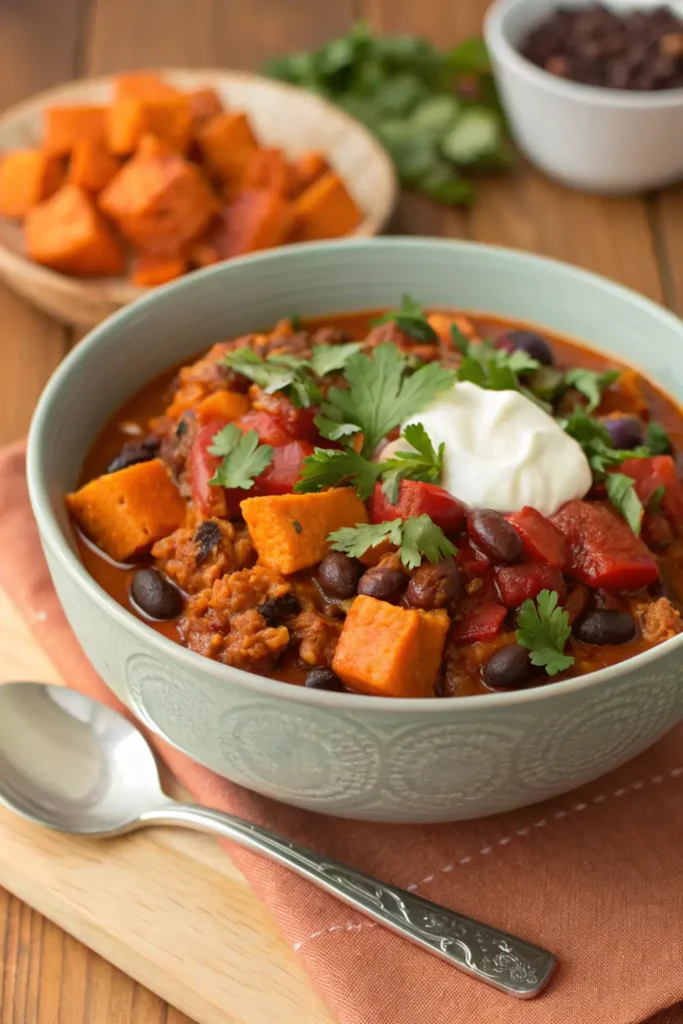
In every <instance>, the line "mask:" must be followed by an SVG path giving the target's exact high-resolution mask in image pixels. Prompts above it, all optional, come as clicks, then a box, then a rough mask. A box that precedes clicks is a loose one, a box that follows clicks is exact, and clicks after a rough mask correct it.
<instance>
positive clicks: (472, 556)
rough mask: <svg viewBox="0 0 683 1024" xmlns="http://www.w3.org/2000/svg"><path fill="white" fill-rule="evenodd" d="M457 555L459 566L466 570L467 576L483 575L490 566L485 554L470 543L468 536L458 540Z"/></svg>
mask: <svg viewBox="0 0 683 1024" xmlns="http://www.w3.org/2000/svg"><path fill="white" fill-rule="evenodd" d="M457 557H458V566H459V568H460V569H462V571H463V572H466V573H467V575H468V576H479V577H483V576H485V575H486V573H487V572H488V570H489V569H490V567H491V563H490V562H489V560H488V558H487V557H486V555H485V554H484V553H483V551H480V550H479V548H478V547H476V545H475V544H473V543H472V541H471V540H470V539H469V537H465V538H464V539H463V540H461V541H458V556H457Z"/></svg>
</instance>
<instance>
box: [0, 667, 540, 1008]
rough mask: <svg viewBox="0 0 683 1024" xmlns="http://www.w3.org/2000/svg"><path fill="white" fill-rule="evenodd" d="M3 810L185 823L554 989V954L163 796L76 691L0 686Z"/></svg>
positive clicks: (138, 744) (41, 819)
mask: <svg viewBox="0 0 683 1024" xmlns="http://www.w3.org/2000/svg"><path fill="white" fill-rule="evenodd" d="M0 804H3V805H4V806H5V807H8V808H9V809H10V810H13V811H16V812H17V814H20V815H22V817H24V818H28V819H29V821H32V822H35V823H36V824H38V825H45V826H47V827H48V828H52V829H55V830H56V831H58V832H68V833H71V834H72V835H80V836H91V837H93V838H107V837H111V836H120V835H124V834H125V833H127V832H133V831H134V830H135V829H139V828H144V827H145V826H147V825H179V826H181V827H184V828H191V829H195V830H197V831H199V832H209V833H211V834H213V835H217V836H221V837H222V838H223V839H229V840H231V841H232V842H235V843H239V845H240V846H244V847H246V848H247V849H248V850H252V851H254V852H256V853H262V854H263V855H264V856H265V857H268V858H269V859H270V860H272V861H275V863H276V864H282V865H284V867H287V868H289V869H290V870H291V871H294V872H295V873H296V874H297V875H301V876H302V877H303V878H307V879H308V880H309V881H310V882H313V883H314V885H317V886H319V887H320V888H321V889H324V890H325V891H326V892H329V893H332V895H333V896H336V897H337V898H338V899H340V900H342V901H343V902H344V903H347V904H348V905H349V906H350V907H353V908H354V910H359V911H361V913H363V914H365V915H366V916H367V917H370V918H372V919H373V921H376V922H377V923H378V924H381V925H383V926H384V927H385V928H391V929H392V930H393V931H395V932H398V933H399V935H403V936H404V937H405V938H407V939H410V940H411V941H412V942H414V943H416V944H417V945H418V946H421V947H422V948H423V949H426V950H427V951H428V952H430V953H434V954H436V956H439V957H441V958H442V959H443V960H446V961H448V963H450V964H453V965H454V966H455V967H459V968H460V969H461V970H463V971H466V972H467V973H468V974H471V975H472V976H473V977H475V978H479V979H480V980H481V981H485V982H487V983H488V984H489V985H493V986H494V987H496V988H499V989H501V990H502V991H503V992H507V993H509V994H510V995H513V996H517V997H519V998H521V999H530V998H532V997H533V996H535V995H538V993H539V992H540V991H541V990H542V989H543V988H544V987H545V986H546V985H547V983H548V981H549V980H550V977H551V975H552V973H553V970H554V969H555V965H556V960H555V957H554V956H553V955H552V954H551V953H548V952H547V951H546V950H545V949H541V948H540V947H539V946H534V945H531V944H530V943H528V942H524V941H523V940H522V939H518V938H515V936H514V935H508V934H507V933H506V932H502V931H499V930H498V929H497V928H491V927H489V926H488V925H484V924H479V923H478V922H477V921H473V920H472V919H471V918H468V917H463V916H462V915H460V914H456V913H455V912H454V911H452V910H447V909H446V908H445V907H440V906H438V905H437V904H436V903H430V902H429V901H428V900H423V899H421V898H420V897H419V896H414V895H413V894H412V893H410V892H406V891H405V890H403V889H397V888H395V887H394V886H392V885H387V884H386V883H385V882H380V881H378V880H377V879H375V878H371V877H370V876H369V875H364V874H362V873H361V872H360V871H355V870H354V869H353V868H349V867H346V866H345V865H344V864H339V863H337V862H336V861H333V860H328V859H327V858H326V857H322V856H320V855H319V854H316V853H314V852H313V851H312V850H307V849H305V848H304V847H302V846H296V845H295V844H294V843H290V842H288V841H287V840H286V839H283V838H281V837H280V836H278V835H275V833H273V832H269V831H268V830H267V829H264V828H260V827H259V826H258V825H252V824H251V823H250V822H248V821H243V820H242V819H240V818H235V817H233V816H232V815H230V814H224V813H222V812H221V811H214V810H211V809H209V808H205V807H197V806H193V805H191V804H182V803H178V802H177V801H175V800H171V799H170V798H169V797H167V796H166V794H165V793H163V792H162V790H161V786H160V783H159V775H158V772H157V766H156V763H155V760H154V756H153V754H152V751H151V749H150V747H149V746H148V745H147V742H146V740H145V739H144V737H143V736H142V734H141V733H140V732H138V730H137V729H136V728H135V727H134V726H133V725H131V723H130V722H129V721H127V720H126V719H125V718H123V717H122V716H121V715H119V714H118V713H117V712H115V711H112V710H111V709H110V708H108V707H106V706H105V705H104V704H99V703H97V702H95V701H93V700H90V699H89V698H88V697H84V696H83V695H82V694H80V693H75V692H74V691H73V690H67V689H63V688H62V687H59V686H46V685H44V684H42V683H5V684H3V685H2V686H0Z"/></svg>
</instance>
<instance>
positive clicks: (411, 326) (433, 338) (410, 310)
mask: <svg viewBox="0 0 683 1024" xmlns="http://www.w3.org/2000/svg"><path fill="white" fill-rule="evenodd" d="M391 321H393V323H395V324H396V326H397V327H398V329H399V330H400V331H403V333H404V334H407V335H408V336H409V337H410V338H414V339H415V341H422V342H428V343H430V344H436V342H438V340H439V335H438V334H437V333H436V331H435V330H434V328H433V327H432V325H431V324H430V323H429V321H428V320H427V316H426V314H425V311H424V309H423V308H422V306H421V305H420V304H419V302H416V301H415V299H411V297H410V295H404V296H403V297H402V299H401V306H400V309H398V310H396V311H395V312H391V313H385V314H384V316H380V317H378V318H377V320H376V321H375V323H377V324H384V323H388V322H391Z"/></svg>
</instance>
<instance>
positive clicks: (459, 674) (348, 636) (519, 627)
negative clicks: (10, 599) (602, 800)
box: [28, 238, 683, 821]
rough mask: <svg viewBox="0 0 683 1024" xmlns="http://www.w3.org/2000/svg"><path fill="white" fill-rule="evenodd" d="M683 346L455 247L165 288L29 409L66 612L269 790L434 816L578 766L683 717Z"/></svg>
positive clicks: (124, 686) (246, 267) (119, 677)
mask: <svg viewBox="0 0 683 1024" xmlns="http://www.w3.org/2000/svg"><path fill="white" fill-rule="evenodd" d="M408 291H409V292H410V295H411V296H413V298H408V297H407V296H406V294H405V293H406V292H408ZM417 297H419V302H418V301H417ZM283 317H284V319H283ZM299 318H303V319H302V322H299ZM377 321H379V322H377ZM273 325H275V326H273ZM577 338H580V339H581V342H580V343H579V342H577V341H575V340H574V339H577ZM682 341H683V327H682V326H681V323H680V321H679V320H678V319H677V318H675V317H673V316H672V315H671V314H669V313H667V312H666V311H665V310H663V309H661V308H660V307H658V306H656V305H655V304H653V303H651V302H649V301H648V300H646V299H644V298H642V297H640V296H638V295H636V294H634V293H632V292H629V291H627V290H625V289H623V288H621V287H619V286H617V285H614V284H611V283H610V282H608V281H605V280H603V279H601V278H599V277H596V276H595V275H592V274H589V273H586V272H584V271H580V270H577V269H575V268H572V267H568V266H565V265H563V264H560V263H556V262H554V261H552V260H546V259H542V258H540V257H536V256H532V255H528V254H523V253H519V252H514V251H508V250H504V249H498V248H494V247H489V246H483V245H475V244H471V243H463V242H446V241H436V240H421V239H408V238H405V239H396V238H392V239H378V240H372V241H366V242H340V243H324V244H316V245H311V246H305V247H299V248H295V247H291V248H289V249H283V250H281V251H278V252H273V253H267V254H262V255H257V256H253V257H247V258H244V259H241V260H236V261H234V262H232V263H231V264H229V265H226V266H219V267H216V268H209V269H208V270H206V271H202V272H200V273H198V274H196V275H192V276H191V277H189V278H188V279H187V280H182V281H180V282H178V283H175V284H172V285H168V286H167V287H165V288H163V289H160V290H159V291H158V292H154V293H153V294H152V295H150V296H148V297H146V298H144V299H142V300H141V301H139V302H137V303H135V304H133V305H132V306H131V307H130V308H129V309H126V310H124V311H122V312H121V313H119V314H117V315H115V316H114V317H112V318H111V319H110V320H108V321H107V322H105V323H104V324H103V325H101V326H100V327H99V328H97V329H96V330H95V331H94V332H93V333H92V334H91V335H90V336H89V337H88V338H87V339H86V340H85V341H84V343H83V344H82V345H81V346H79V347H78V349H76V350H75V351H74V352H73V353H72V354H71V355H70V356H69V357H68V358H67V360H66V361H65V362H64V363H63V364H62V366H61V367H60V368H59V369H58V370H57V372H56V374H55V375H54V377H53V378H52V380H51V382H50V383H49V384H48V387H47V388H46V391H45V393H44V395H43V397H42V398H41V401H40V403H39V406H38V409H37V412H36V415H35V418H34V422H33V425H32V429H31V435H30V440H29V456H28V476H29V486H30V493H31V500H32V505H33V509H34V513H35V515H36V519H37V521H38V525H39V529H40V533H41V539H42V543H43V546H44V550H45V553H46V557H47V560H48V564H49V566H50V570H51V573H52V577H53V580H54V582H55V586H56V588H57V591H58V594H59V596H60V599H61V601H62V603H63V605H64V608H65V611H66V614H67V617H68V618H69V621H70V623H71V625H72V626H73V628H74V630H75V632H76V635H77V636H78V638H79V640H80V642H81V643H82V645H83V647H84V650H85V652H86V654H87V655H88V657H89V658H90V660H91V661H92V663H93V665H94V666H95V668H96V669H97V670H98V671H99V672H100V674H101V675H102V677H103V678H104V679H105V681H106V682H107V684H108V685H109V686H110V687H111V688H112V689H113V690H114V692H115V693H116V694H117V695H118V696H119V697H120V699H121V700H122V701H123V702H124V703H125V704H126V705H127V706H128V707H130V708H131V710H132V711H133V712H134V713H135V714H136V715H138V716H139V717H140V718H141V719H142V720H143V721H144V722H145V723H146V724H147V725H148V726H149V727H150V728H152V729H153V730H155V731H156V732H157V733H159V734H160V735H162V736H163V737H164V738H165V739H166V740H167V741H168V742H170V743H172V744H173V745H175V746H176V747H178V748H179V749H181V750H183V751H185V752H186V753H188V754H189V755H190V756H192V757H193V758H194V759H195V760H197V761H198V762H200V763H202V764H204V765H206V766H207V767H209V768H211V769H213V770H214V771H216V772H218V773H219V774H221V775H223V776H225V777H226V778H229V779H232V780H233V781H235V782H238V783H240V784H242V785H245V786H247V787H249V788H252V789H254V790H256V791H258V792H261V793H265V794H267V795H269V796H271V797H274V798H276V799H279V800H282V801H284V802H287V803H291V804H294V805H297V806H301V807H305V808H309V809H313V810H319V811H321V812H324V813H331V814H337V815H341V816H346V817H355V818H367V819H371V820H385V821H445V820H458V819H463V818H468V817H477V816H482V815H486V814H491V813H495V812H498V811H503V810H508V809H511V808H514V807H518V806H522V805H524V804H527V803H532V802H534V801H537V800H543V799H546V798H548V797H550V796H553V795H555V794H557V793H560V792H562V791H565V790H568V789H571V788H572V787H574V786H576V785H578V784H580V783H583V782H585V781H587V780H589V779H591V778H594V777H596V776H598V775H600V774H602V773H603V772H606V771H608V770H610V769H612V768H614V767H616V766H617V765H618V764H620V763H622V762H623V761H625V760H626V759H628V758H629V757H632V756H633V755H635V754H636V753H638V752H639V751H640V750H642V749H644V748H645V747H646V746H648V745H649V744H651V743H652V742H654V741H655V740H656V739H657V738H658V737H659V736H660V735H661V734H662V733H663V732H664V731H665V730H666V729H668V728H669V727H670V726H672V725H673V724H675V723H676V722H677V721H678V720H679V719H680V718H681V717H683V684H682V683H681V681H680V674H679V669H680V664H681V657H682V649H683V640H682V639H681V632H680V630H681V624H680V616H679V611H678V604H679V598H678V596H677V584H676V580H677V577H678V576H680V572H679V569H678V566H679V565H680V561H679V559H680V558H682V557H683V554H679V551H680V550H681V544H682V542H681V541H680V540H679V529H680V527H681V524H682V523H683V488H681V484H680V483H679V481H678V477H677V473H676V463H675V453H676V450H677V449H678V448H679V447H683V414H682V413H681V411H680V408H679V405H678V401H679V400H680V398H681V397H682V396H683V386H681V385H679V384H677V383H676V382H677V381H680V380H683V345H682V344H681V342H682ZM587 346H590V347H587ZM207 350H208V351H207ZM634 366H638V367H641V368H642V369H638V370H636V369H634ZM663 382H666V388H667V390H666V391H665V390H663V387H662V384H663ZM458 415H460V416H461V417H462V416H464V417H465V418H464V419H461V420H460V421H458V420H457V419H453V417H457V416H458ZM449 417H451V418H450V419H449ZM444 424H445V426H444ZM453 424H456V426H455V427H454V426H453ZM466 424H469V426H466ZM501 424H502V431H501ZM442 434H443V438H442ZM548 455H550V456H551V457H550V458H549V459H548ZM544 460H545V461H544ZM492 465H493V466H494V472H493V473H492V472H491V466H492ZM468 467H469V469H468ZM472 467H474V469H472ZM558 467H559V470H558ZM65 495H68V498H67V499H66V502H65Z"/></svg>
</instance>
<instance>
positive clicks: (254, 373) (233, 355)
mask: <svg viewBox="0 0 683 1024" xmlns="http://www.w3.org/2000/svg"><path fill="white" fill-rule="evenodd" d="M223 362H224V363H225V365H226V366H229V367H230V369H231V370H234V371H235V373H239V374H241V375H242V376H243V377H246V378H247V380H251V381H253V382H254V384H258V386H259V387H260V388H263V390H264V391H265V392H266V393H267V394H269V395H271V394H272V393H273V392H274V391H283V390H284V389H285V388H287V387H289V385H290V384H291V383H292V381H294V380H295V378H296V374H297V370H296V367H295V366H293V365H292V363H291V360H289V361H288V360H286V359H275V358H270V359H263V358H262V357H261V356H260V355H258V353H256V352H254V350H253V349H251V348H247V347H244V348H237V349H235V350H234V351H233V352H228V353H227V354H226V355H225V357H224V360H223Z"/></svg>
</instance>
